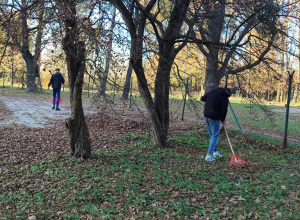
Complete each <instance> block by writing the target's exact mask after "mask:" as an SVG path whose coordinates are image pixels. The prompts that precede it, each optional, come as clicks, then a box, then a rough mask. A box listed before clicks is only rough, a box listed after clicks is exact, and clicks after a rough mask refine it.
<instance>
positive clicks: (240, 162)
mask: <svg viewBox="0 0 300 220" xmlns="http://www.w3.org/2000/svg"><path fill="white" fill-rule="evenodd" d="M246 163H247V162H246V161H244V160H242V159H241V158H239V157H238V156H236V155H235V154H233V155H232V157H231V159H230V164H231V165H246Z"/></svg>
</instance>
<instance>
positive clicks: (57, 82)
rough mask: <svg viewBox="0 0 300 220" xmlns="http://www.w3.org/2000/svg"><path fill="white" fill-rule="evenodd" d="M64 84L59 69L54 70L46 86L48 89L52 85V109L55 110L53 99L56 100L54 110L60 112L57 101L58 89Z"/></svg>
mask: <svg viewBox="0 0 300 220" xmlns="http://www.w3.org/2000/svg"><path fill="white" fill-rule="evenodd" d="M64 83H65V79H64V77H63V76H62V75H61V73H60V72H59V69H58V68H56V69H55V73H54V74H53V75H52V76H51V79H50V82H49V84H48V89H49V87H50V86H51V85H52V88H53V90H52V91H53V107H52V109H54V108H55V98H56V110H58V111H60V109H59V99H60V89H61V84H64Z"/></svg>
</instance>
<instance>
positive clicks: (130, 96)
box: [129, 77, 132, 108]
mask: <svg viewBox="0 0 300 220" xmlns="http://www.w3.org/2000/svg"><path fill="white" fill-rule="evenodd" d="M131 98H132V77H131V80H130V95H129V108H131Z"/></svg>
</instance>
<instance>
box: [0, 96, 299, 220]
mask: <svg viewBox="0 0 300 220" xmlns="http://www.w3.org/2000/svg"><path fill="white" fill-rule="evenodd" d="M1 96H2V97H3V96H5V97H15V98H23V99H26V100H28V101H27V102H28V103H31V102H30V100H32V101H33V100H35V101H36V100H40V102H41V103H43V104H44V105H49V111H52V110H51V104H50V103H49V97H50V99H51V93H50V91H46V92H45V93H42V94H32V95H28V94H24V93H21V92H20V91H19V90H17V91H15V92H14V93H13V92H11V91H10V93H9V94H8V93H7V92H6V91H5V92H4V93H1ZM67 100H68V98H67V94H64V95H63V105H62V108H65V109H66V110H68V108H69V107H68V101H67ZM46 103H47V104H46ZM36 105H38V104H36ZM85 105H86V108H87V109H88V110H93V111H97V113H92V114H89V115H88V116H87V118H86V120H87V123H88V126H89V130H90V135H91V140H92V144H93V146H92V147H93V154H92V158H90V159H88V160H83V159H74V158H70V157H69V156H68V152H69V149H68V144H67V130H66V128H65V127H64V119H60V120H55V118H48V120H49V122H50V125H49V126H46V127H38V128H37V127H33V128H31V127H28V126H24V125H17V124H11V125H5V126H1V127H0V155H1V156H0V219H1V220H2V219H5V220H6V219H130V218H132V219H153V218H154V219H185V218H186V219H189V218H191V219H298V217H299V216H300V207H299V204H300V203H299V202H300V197H299V190H300V189H299V181H300V175H299V173H300V172H299V171H300V165H299V160H300V148H299V143H290V146H289V148H288V149H287V150H282V149H281V147H280V145H281V143H279V142H278V140H276V139H274V138H269V139H266V138H264V137H263V136H258V135H256V134H248V133H246V137H247V141H245V140H243V138H242V136H241V135H240V133H239V132H238V131H236V129H229V136H230V139H231V141H232V144H233V147H234V148H235V151H236V153H237V154H238V156H240V157H241V158H242V159H244V160H246V161H247V162H248V163H249V164H248V166H246V167H241V168H239V167H232V166H230V164H229V160H230V158H231V152H230V149H229V146H228V143H227V140H226V137H225V134H224V132H223V131H222V132H221V137H220V141H219V148H220V151H221V153H222V154H223V157H222V158H221V159H218V160H217V161H215V162H214V163H206V162H205V161H204V156H205V154H206V151H207V146H208V135H207V131H206V128H205V126H204V124H203V123H202V122H201V120H200V118H198V119H199V120H198V121H197V120H194V121H192V120H185V121H181V120H176V119H177V118H178V117H177V118H176V117H173V118H172V120H171V127H170V139H169V143H170V146H169V147H168V148H166V149H157V148H156V147H155V146H153V145H152V142H151V135H150V131H149V130H150V126H149V124H148V122H147V120H146V119H145V118H143V117H142V116H141V112H140V111H139V110H138V109H137V108H131V109H128V108H127V105H128V103H124V104H121V103H119V104H112V103H109V102H105V103H104V102H102V103H100V104H99V103H98V104H97V105H91V102H90V101H89V100H88V99H85ZM5 106H6V105H4V104H3V103H2V102H1V101H0V113H1V114H0V115H1V118H0V119H1V120H2V121H4V120H7V119H8V118H11V117H12V114H13V113H12V112H11V111H9V110H8V109H7V108H6V107H5ZM233 106H234V104H233ZM23 107H25V104H24V105H23ZM113 107H114V111H112V108H113ZM234 108H235V106H234ZM187 112H188V111H187ZM35 114H38V108H36V112H35ZM4 115H5V117H3V116H4ZM145 117H146V115H145ZM189 117H190V115H189ZM195 119H197V118H195ZM233 124H234V123H233ZM260 139H261V140H260Z"/></svg>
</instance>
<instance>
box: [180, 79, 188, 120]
mask: <svg viewBox="0 0 300 220" xmlns="http://www.w3.org/2000/svg"><path fill="white" fill-rule="evenodd" d="M188 86H189V78H187V80H186V84H185V92H184V97H183V108H182V114H181V121H183V116H184V109H185V101H186V94H187V91H188V90H187V88H188Z"/></svg>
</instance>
